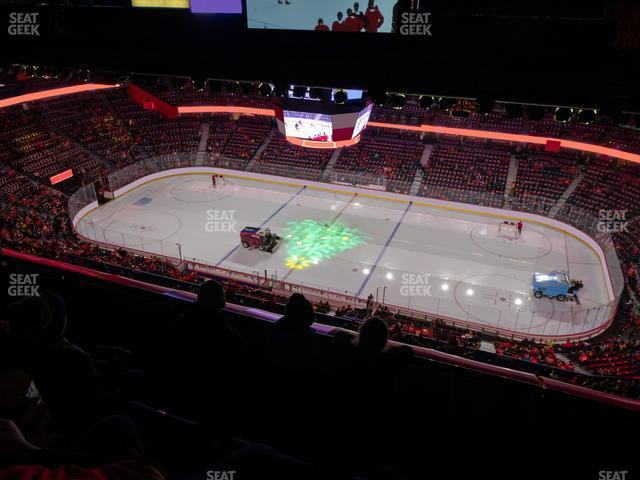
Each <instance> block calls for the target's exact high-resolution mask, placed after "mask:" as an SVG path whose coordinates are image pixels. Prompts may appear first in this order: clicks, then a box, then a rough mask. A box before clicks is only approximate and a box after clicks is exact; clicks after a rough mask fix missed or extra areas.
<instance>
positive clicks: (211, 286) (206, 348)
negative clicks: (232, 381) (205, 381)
mask: <svg viewBox="0 0 640 480" xmlns="http://www.w3.org/2000/svg"><path fill="white" fill-rule="evenodd" d="M224 306H225V294H224V288H223V286H222V285H221V284H220V283H219V282H217V281H215V280H208V281H206V282H204V283H203V284H202V285H201V286H200V290H199V292H198V299H197V300H196V302H195V303H194V304H193V305H192V306H191V308H190V309H189V311H188V312H187V313H186V314H185V315H183V316H182V317H181V318H180V319H179V320H178V322H177V324H176V325H175V328H174V329H173V331H172V332H171V334H172V335H177V339H178V340H179V344H178V345H177V346H176V347H177V351H178V354H179V356H183V358H184V359H186V360H187V361H189V362H191V361H193V362H195V365H199V366H200V367H202V368H203V369H204V370H205V371H206V372H207V373H208V374H212V375H223V376H226V375H227V374H228V372H229V370H228V368H230V369H232V370H233V365H234V364H235V363H236V362H237V360H238V357H239V356H240V355H241V352H242V349H243V345H242V340H241V338H240V335H239V334H238V332H236V331H235V330H234V329H233V328H231V326H230V325H229V323H228V322H227V320H226V318H225V315H224V312H223V308H224Z"/></svg>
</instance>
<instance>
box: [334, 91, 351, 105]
mask: <svg viewBox="0 0 640 480" xmlns="http://www.w3.org/2000/svg"><path fill="white" fill-rule="evenodd" d="M347 100H349V96H348V95H347V92H345V91H344V90H338V91H337V92H336V93H334V94H333V101H334V102H336V103H337V104H338V105H344V104H345V103H347Z"/></svg>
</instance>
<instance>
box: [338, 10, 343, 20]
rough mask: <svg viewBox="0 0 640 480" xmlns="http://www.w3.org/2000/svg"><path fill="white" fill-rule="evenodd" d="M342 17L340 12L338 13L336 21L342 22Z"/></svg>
mask: <svg viewBox="0 0 640 480" xmlns="http://www.w3.org/2000/svg"><path fill="white" fill-rule="evenodd" d="M342 17H343V15H342V12H338V20H339V21H342Z"/></svg>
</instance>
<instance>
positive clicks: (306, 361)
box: [270, 293, 318, 371]
mask: <svg viewBox="0 0 640 480" xmlns="http://www.w3.org/2000/svg"><path fill="white" fill-rule="evenodd" d="M314 320H315V312H314V311H313V306H312V305H311V303H310V302H309V301H308V300H307V299H306V298H305V297H304V295H302V294H301V293H294V294H293V295H291V297H290V298H289V301H288V302H287V305H286V307H285V314H284V316H283V317H282V318H281V319H280V320H278V322H277V323H276V326H275V327H274V329H273V332H272V334H271V339H270V355H271V361H272V363H273V364H274V366H276V367H277V368H279V369H283V370H287V371H304V370H307V369H308V368H311V367H313V366H314V365H315V362H316V360H317V353H318V352H317V350H318V347H317V344H316V339H315V333H314V331H313V329H312V328H311V325H313V322H314Z"/></svg>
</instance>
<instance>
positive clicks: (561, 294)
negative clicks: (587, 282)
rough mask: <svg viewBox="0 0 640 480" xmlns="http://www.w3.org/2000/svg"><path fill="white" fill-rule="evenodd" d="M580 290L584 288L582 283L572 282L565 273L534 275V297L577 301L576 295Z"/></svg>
mask: <svg viewBox="0 0 640 480" xmlns="http://www.w3.org/2000/svg"><path fill="white" fill-rule="evenodd" d="M580 288H582V282H580V281H577V280H571V279H570V278H569V274H568V273H567V272H563V271H553V272H551V273H534V274H533V281H532V283H531V290H532V291H533V296H534V297H536V298H542V297H550V298H556V299H558V300H559V301H561V302H564V301H565V300H567V299H572V300H573V299H577V295H576V293H577V292H578V290H579V289H580Z"/></svg>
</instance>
